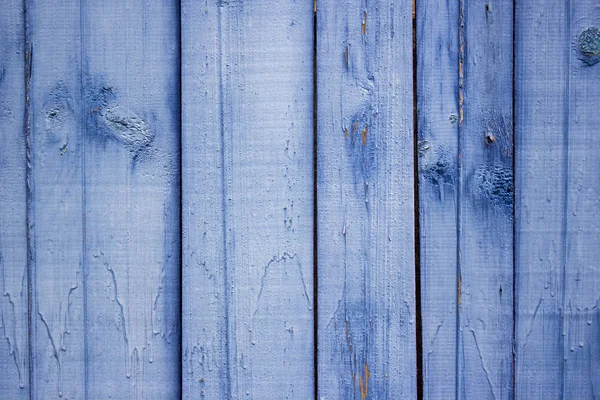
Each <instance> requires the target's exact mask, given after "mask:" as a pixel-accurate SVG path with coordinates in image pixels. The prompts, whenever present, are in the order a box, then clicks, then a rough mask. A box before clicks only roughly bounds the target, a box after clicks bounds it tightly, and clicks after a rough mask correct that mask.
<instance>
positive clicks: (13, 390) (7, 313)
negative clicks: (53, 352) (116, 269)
mask: <svg viewBox="0 0 600 400" xmlns="http://www.w3.org/2000/svg"><path fill="white" fill-rule="evenodd" d="M24 22H25V21H24V9H23V3H22V2H21V1H9V2H7V4H4V5H3V6H2V7H1V8H0V43H1V45H0V53H1V54H2V61H1V62H0V204H1V205H2V206H1V207H0V293H1V296H2V297H0V335H1V337H0V339H2V344H1V345H0V346H1V347H0V370H1V371H2V373H1V374H0V398H4V399H19V398H27V397H28V395H29V385H28V381H29V345H28V312H27V310H28V290H27V288H28V282H27V220H26V218H27V201H26V197H27V195H26V158H25V125H24V121H25V76H24V75H25V54H24V50H25V25H24Z"/></svg>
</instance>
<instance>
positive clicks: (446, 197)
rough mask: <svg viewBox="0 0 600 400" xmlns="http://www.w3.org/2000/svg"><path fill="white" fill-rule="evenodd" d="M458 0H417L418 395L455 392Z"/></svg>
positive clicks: (448, 396)
mask: <svg viewBox="0 0 600 400" xmlns="http://www.w3.org/2000/svg"><path fill="white" fill-rule="evenodd" d="M458 8H459V3H458V1H453V2H440V1H437V0H419V1H417V3H416V18H417V37H416V42H417V66H416V71H417V87H416V90H417V115H418V120H417V122H418V134H419V137H418V140H419V141H418V144H417V150H418V166H419V167H418V170H419V218H420V224H419V235H420V242H419V243H420V249H419V250H420V277H421V321H422V343H423V372H422V374H423V397H424V398H425V399H442V398H443V399H451V398H454V397H455V396H456V378H457V375H456V372H457V371H456V354H457V352H456V351H457V346H456V344H457V329H456V328H457V321H458V319H457V299H458V288H457V282H458V265H457V260H458V257H457V256H458V229H457V222H458V202H457V199H458V188H459V185H458V169H457V168H458V167H457V159H458V46H459V41H458V23H457V22H458Z"/></svg>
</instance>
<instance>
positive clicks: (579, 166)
mask: <svg viewBox="0 0 600 400" xmlns="http://www.w3.org/2000/svg"><path fill="white" fill-rule="evenodd" d="M567 5H568V7H569V9H568V10H567V12H568V13H569V15H568V21H569V30H568V32H569V36H568V39H569V44H571V46H572V47H571V51H570V52H569V70H568V74H569V75H568V77H567V79H568V89H567V90H568V103H567V106H566V107H565V111H564V112H567V113H568V131H567V156H568V159H567V165H566V175H567V184H566V207H565V218H566V243H565V244H566V249H565V272H564V279H565V281H564V285H565V286H564V292H563V295H564V297H563V305H562V306H563V312H564V321H563V323H564V327H563V329H564V331H563V334H564V350H563V351H564V368H565V369H564V380H563V382H564V393H563V395H564V398H566V399H591V398H598V397H600V369H599V368H598V366H599V365H600V341H599V340H598V339H599V338H600V267H599V266H598V260H599V259H600V246H599V245H598V243H600V218H598V210H599V209H600V179H599V176H600V137H599V136H598V127H599V126H600V113H599V112H598V99H599V98H600V63H599V61H600V30H599V28H600V3H598V2H597V1H594V0H588V1H573V2H569V3H568V4H567Z"/></svg>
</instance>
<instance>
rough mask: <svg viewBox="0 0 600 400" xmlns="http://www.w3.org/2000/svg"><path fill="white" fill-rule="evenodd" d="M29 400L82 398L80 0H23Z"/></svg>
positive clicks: (83, 342) (83, 392)
mask: <svg viewBox="0 0 600 400" xmlns="http://www.w3.org/2000/svg"><path fill="white" fill-rule="evenodd" d="M26 7H27V16H28V18H27V24H28V32H29V37H28V41H29V46H30V48H31V59H32V64H31V81H30V101H31V104H30V110H31V139H30V151H31V160H30V165H31V171H30V173H29V176H28V180H29V184H30V196H31V199H30V204H29V214H30V215H29V220H30V225H29V228H30V232H29V237H30V241H31V244H30V247H31V249H32V250H31V251H32V254H31V257H32V259H31V265H30V270H31V277H32V282H31V287H32V289H31V290H32V308H31V321H32V326H31V361H32V365H31V370H32V377H31V384H32V387H31V398H32V399H39V398H48V397H50V396H52V397H58V396H62V397H64V398H69V399H71V398H83V397H84V396H85V339H84V336H85V332H84V318H85V308H84V295H85V293H84V284H83V272H84V270H83V246H84V242H83V240H84V239H83V235H84V227H83V169H82V166H83V135H82V133H81V129H82V115H81V112H82V110H81V108H82V103H81V100H82V99H81V85H80V72H81V63H80V55H81V41H80V34H79V33H80V19H79V1H77V0H69V1H65V2H62V3H60V4H50V3H48V2H37V1H28V2H27V4H26Z"/></svg>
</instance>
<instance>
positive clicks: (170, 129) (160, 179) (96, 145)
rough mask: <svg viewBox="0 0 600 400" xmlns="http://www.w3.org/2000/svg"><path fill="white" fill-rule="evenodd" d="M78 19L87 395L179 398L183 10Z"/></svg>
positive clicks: (99, 12)
mask: <svg viewBox="0 0 600 400" xmlns="http://www.w3.org/2000/svg"><path fill="white" fill-rule="evenodd" d="M81 15H82V21H81V27H82V28H81V31H82V35H83V36H82V44H83V49H84V50H83V57H82V58H83V63H84V65H83V76H82V81H83V83H84V96H85V99H84V101H85V102H84V109H83V114H84V115H85V167H84V168H85V175H84V179H85V223H86V231H85V235H86V236H85V237H86V246H85V263H86V264H85V267H86V289H87V299H86V312H87V344H88V350H87V365H86V375H87V395H88V396H89V397H90V398H106V397H112V398H136V399H137V398H144V399H165V398H173V397H178V396H179V394H180V388H181V381H180V309H179V305H180V282H179V275H180V253H179V252H180V220H179V216H180V212H179V208H180V204H179V203H180V190H179V188H180V182H179V180H180V170H179V165H180V128H179V124H180V89H179V86H180V79H179V4H178V2H175V1H167V2H145V1H141V0H139V1H138V0H135V1H130V2H127V3H125V2H122V1H119V0H108V1H103V2H94V1H85V2H84V4H82V9H81Z"/></svg>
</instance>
